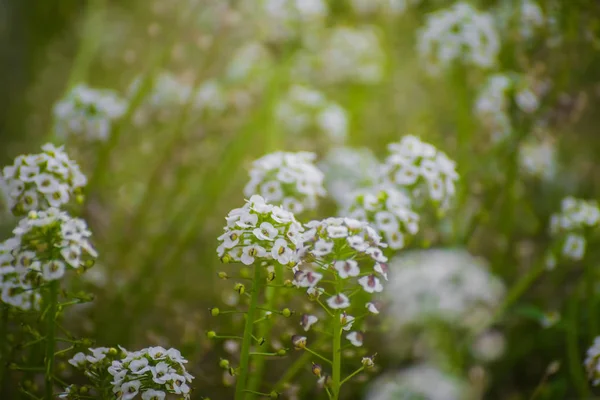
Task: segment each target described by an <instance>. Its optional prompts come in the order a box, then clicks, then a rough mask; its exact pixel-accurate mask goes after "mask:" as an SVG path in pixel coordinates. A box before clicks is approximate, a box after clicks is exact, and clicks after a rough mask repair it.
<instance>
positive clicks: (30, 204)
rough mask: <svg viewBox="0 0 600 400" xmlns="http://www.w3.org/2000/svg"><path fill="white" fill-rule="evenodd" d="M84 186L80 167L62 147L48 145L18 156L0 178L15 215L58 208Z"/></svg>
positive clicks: (0, 188) (0, 187) (2, 188)
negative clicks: (32, 152)
mask: <svg viewBox="0 0 600 400" xmlns="http://www.w3.org/2000/svg"><path fill="white" fill-rule="evenodd" d="M86 183H87V179H86V177H85V175H83V174H82V173H81V171H80V169H79V166H78V165H77V164H76V163H75V162H74V161H72V160H71V159H69V157H68V156H67V154H66V153H65V152H64V151H63V148H62V147H55V146H54V145H52V144H51V143H47V144H45V145H44V146H42V153H39V154H28V155H20V156H18V157H17V158H16V159H15V161H14V163H13V164H12V165H9V166H6V167H4V169H3V170H2V175H1V176H0V190H2V191H4V192H5V196H6V199H7V201H8V207H9V208H10V210H11V211H12V213H13V214H15V215H24V214H27V212H29V211H33V210H44V209H46V208H49V207H60V206H62V205H64V204H66V203H68V202H69V200H71V199H72V198H73V197H74V196H75V195H77V194H78V193H79V192H80V191H81V190H82V189H83V187H84V186H85V185H86Z"/></svg>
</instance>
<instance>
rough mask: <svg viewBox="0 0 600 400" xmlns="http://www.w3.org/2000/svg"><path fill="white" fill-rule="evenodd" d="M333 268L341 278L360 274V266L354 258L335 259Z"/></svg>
mask: <svg viewBox="0 0 600 400" xmlns="http://www.w3.org/2000/svg"><path fill="white" fill-rule="evenodd" d="M334 268H335V270H336V271H337V272H338V275H339V276H340V278H342V279H345V278H348V277H350V276H358V275H359V274H360V268H359V267H358V263H357V262H356V261H355V260H345V261H336V262H335V264H334Z"/></svg>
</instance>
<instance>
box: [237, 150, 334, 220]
mask: <svg viewBox="0 0 600 400" xmlns="http://www.w3.org/2000/svg"><path fill="white" fill-rule="evenodd" d="M314 160H315V155H314V154H313V153H307V152H299V153H284V152H276V153H271V154H267V155H266V156H264V157H262V158H260V159H258V160H256V161H254V163H253V164H252V169H251V170H250V182H248V184H247V185H246V187H245V188H244V194H245V195H246V196H252V195H254V194H259V195H261V196H262V197H264V199H265V201H268V202H270V203H272V204H279V205H281V207H282V208H284V209H285V210H288V211H290V212H292V213H294V214H298V213H301V212H303V211H306V210H312V209H314V208H315V207H316V206H317V199H318V198H319V197H321V196H324V195H325V189H324V188H323V173H322V172H321V171H319V169H317V167H315V165H314V164H313V162H314Z"/></svg>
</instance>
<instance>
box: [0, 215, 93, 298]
mask: <svg viewBox="0 0 600 400" xmlns="http://www.w3.org/2000/svg"><path fill="white" fill-rule="evenodd" d="M13 234H14V236H13V237H12V238H11V239H9V240H7V241H5V242H4V243H3V244H2V245H1V246H0V275H1V276H2V282H1V285H2V301H4V302H5V303H7V304H10V305H12V306H14V307H18V308H23V309H29V308H31V307H32V306H33V305H35V301H37V296H36V295H35V294H32V291H33V289H34V288H35V287H36V285H37V284H38V283H39V281H40V278H41V280H42V281H52V280H56V279H60V278H62V277H63V275H64V274H65V272H66V270H67V269H68V268H71V269H78V268H82V267H83V268H85V267H88V266H89V264H90V262H93V260H94V259H95V258H96V257H97V256H98V255H97V253H96V251H95V250H94V248H93V247H92V245H91V244H90V242H89V237H90V236H91V232H90V231H89V230H88V229H87V225H86V223H85V221H83V220H81V219H79V218H71V217H70V216H69V215H68V214H67V213H65V212H63V211H60V210H58V209H56V208H49V209H47V210H45V211H38V212H36V211H31V212H30V213H29V215H28V216H27V217H26V218H23V219H21V220H20V221H19V225H18V226H17V227H16V228H15V229H14V230H13ZM31 295H33V298H32V297H31ZM32 299H33V300H34V302H32Z"/></svg>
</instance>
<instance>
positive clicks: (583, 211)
mask: <svg viewBox="0 0 600 400" xmlns="http://www.w3.org/2000/svg"><path fill="white" fill-rule="evenodd" d="M599 222H600V209H599V208H598V203H597V202H596V201H594V200H581V199H576V198H574V197H570V196H569V197H566V198H564V199H563V201H562V202H561V210H560V212H559V213H556V214H553V215H552V216H551V217H550V235H551V236H553V237H554V238H556V240H557V243H556V245H555V246H554V248H553V249H552V250H551V254H550V255H549V256H548V268H553V267H554V266H555V264H556V262H557V259H558V258H560V257H564V258H566V259H570V260H581V259H582V258H583V256H584V255H585V249H586V244H587V240H586V235H587V234H588V233H589V231H590V230H591V229H593V228H596V227H597V226H598V223H599Z"/></svg>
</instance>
